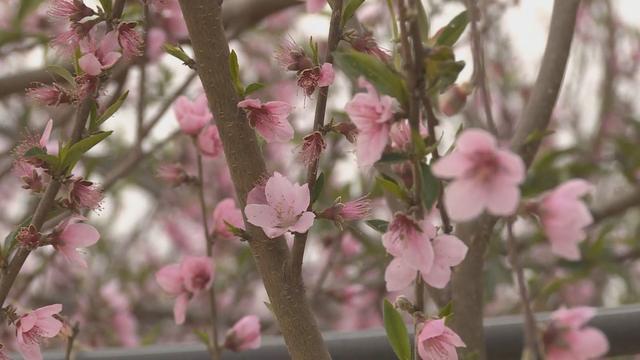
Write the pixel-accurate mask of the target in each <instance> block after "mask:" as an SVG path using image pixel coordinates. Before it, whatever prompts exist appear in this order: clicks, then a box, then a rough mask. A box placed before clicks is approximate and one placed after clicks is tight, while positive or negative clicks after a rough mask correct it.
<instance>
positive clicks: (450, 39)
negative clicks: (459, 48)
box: [434, 10, 469, 46]
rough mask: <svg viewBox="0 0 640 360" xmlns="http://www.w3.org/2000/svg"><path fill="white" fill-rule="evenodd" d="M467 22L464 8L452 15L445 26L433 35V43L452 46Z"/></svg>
mask: <svg viewBox="0 0 640 360" xmlns="http://www.w3.org/2000/svg"><path fill="white" fill-rule="evenodd" d="M468 24H469V15H468V13H467V11H466V10H465V11H463V12H461V13H460V14H458V15H457V16H456V17H454V18H453V19H452V20H451V21H450V22H449V24H447V26H445V27H444V28H442V29H440V30H439V31H438V33H437V34H436V35H435V36H434V38H435V39H434V40H435V45H444V46H453V45H454V44H455V43H456V42H457V41H458V39H460V36H462V33H463V32H464V29H465V28H466V27H467V25H468Z"/></svg>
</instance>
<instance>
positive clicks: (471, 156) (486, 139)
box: [432, 129, 525, 221]
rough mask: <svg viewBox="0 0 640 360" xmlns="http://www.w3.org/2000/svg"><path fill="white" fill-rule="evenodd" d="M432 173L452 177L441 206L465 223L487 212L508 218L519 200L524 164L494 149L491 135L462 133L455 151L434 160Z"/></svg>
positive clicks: (481, 132)
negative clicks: (519, 186)
mask: <svg viewBox="0 0 640 360" xmlns="http://www.w3.org/2000/svg"><path fill="white" fill-rule="evenodd" d="M432 171H433V174H434V175H436V176H438V177H440V178H453V179H454V180H453V181H452V182H451V183H450V184H449V185H447V187H446V188H445V192H444V204H445V206H446V208H447V211H448V212H449V215H450V216H451V219H453V220H455V221H468V220H471V219H473V218H475V217H477V216H478V215H480V214H481V213H482V211H483V210H485V209H487V210H488V211H489V213H491V214H493V215H498V216H507V215H512V214H513V213H514V212H515V211H516V209H517V207H518V203H519V201H520V189H519V188H518V185H519V184H520V183H522V181H523V180H524V176H525V171H524V163H523V162H522V159H520V157H519V156H517V155H516V154H514V153H513V152H511V151H509V150H506V149H501V148H499V147H498V145H497V142H496V139H495V138H494V137H493V135H491V134H489V133H488V132H486V131H484V130H480V129H468V130H465V131H464V132H463V133H462V134H461V135H460V138H458V141H457V142H456V149H455V150H454V151H453V152H452V153H451V154H449V155H446V156H445V157H443V158H442V159H440V160H439V161H437V162H436V163H435V164H434V165H433V167H432Z"/></svg>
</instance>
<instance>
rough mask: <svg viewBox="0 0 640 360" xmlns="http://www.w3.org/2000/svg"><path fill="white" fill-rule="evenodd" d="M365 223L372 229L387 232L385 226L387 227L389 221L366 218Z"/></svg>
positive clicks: (382, 232)
mask: <svg viewBox="0 0 640 360" xmlns="http://www.w3.org/2000/svg"><path fill="white" fill-rule="evenodd" d="M365 223H366V224H367V225H369V227H370V228H372V229H373V230H375V231H377V232H379V233H381V234H384V233H386V232H387V228H388V227H389V222H388V221H384V220H379V219H373V220H367V221H365Z"/></svg>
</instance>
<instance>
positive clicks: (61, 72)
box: [47, 65, 76, 85]
mask: <svg viewBox="0 0 640 360" xmlns="http://www.w3.org/2000/svg"><path fill="white" fill-rule="evenodd" d="M47 70H48V71H49V72H52V73H54V74H56V75H58V76H60V77H61V78H63V79H64V80H65V81H66V82H67V83H69V84H70V85H73V84H75V83H76V81H75V80H74V78H73V75H72V74H71V73H70V72H69V70H67V69H66V68H65V67H62V66H60V65H49V66H47Z"/></svg>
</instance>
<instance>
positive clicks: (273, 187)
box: [244, 172, 315, 239]
mask: <svg viewBox="0 0 640 360" xmlns="http://www.w3.org/2000/svg"><path fill="white" fill-rule="evenodd" d="M264 195H265V200H266V202H265V203H258V204H255V203H254V204H251V203H250V204H249V205H247V206H246V207H245V208H244V213H245V215H246V216H247V221H249V222H250V223H252V224H254V225H256V226H259V227H261V228H262V230H263V231H264V233H265V234H266V235H267V236H268V237H269V238H272V239H273V238H276V237H278V236H281V235H283V234H284V233H286V232H289V231H291V232H298V233H305V232H306V231H307V230H309V228H310V227H311V225H313V221H314V219H315V214H314V213H313V212H311V211H307V208H308V207H309V202H310V201H311V199H310V194H309V186H308V184H304V185H298V184H297V183H295V184H292V183H291V181H289V180H288V179H287V178H285V177H284V176H282V175H280V173H278V172H275V173H273V176H271V177H270V178H269V180H267V184H266V186H265V190H264Z"/></svg>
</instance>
